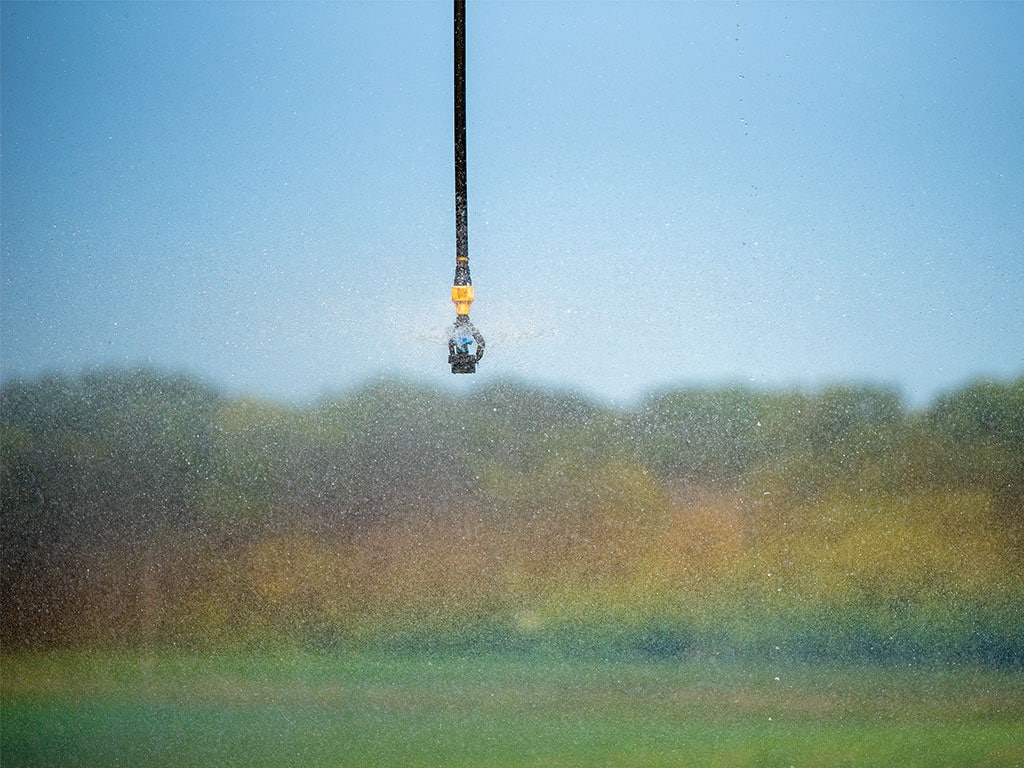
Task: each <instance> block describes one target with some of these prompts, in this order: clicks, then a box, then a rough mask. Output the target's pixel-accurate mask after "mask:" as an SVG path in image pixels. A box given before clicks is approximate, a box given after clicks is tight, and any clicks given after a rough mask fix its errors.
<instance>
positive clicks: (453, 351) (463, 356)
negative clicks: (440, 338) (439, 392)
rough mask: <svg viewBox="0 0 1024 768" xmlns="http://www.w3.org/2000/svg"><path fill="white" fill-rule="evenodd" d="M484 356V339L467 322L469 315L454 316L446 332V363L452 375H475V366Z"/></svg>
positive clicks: (474, 327)
mask: <svg viewBox="0 0 1024 768" xmlns="http://www.w3.org/2000/svg"><path fill="white" fill-rule="evenodd" d="M483 356H484V337H483V336H482V335H480V331H478V330H477V329H476V326H474V325H473V324H472V323H471V322H469V315H456V317H455V325H453V326H452V327H451V328H450V329H449V331H448V362H449V363H450V364H451V366H452V373H476V364H477V363H479V362H480V358H482V357H483Z"/></svg>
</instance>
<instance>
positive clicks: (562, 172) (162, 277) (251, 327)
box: [0, 0, 1024, 402]
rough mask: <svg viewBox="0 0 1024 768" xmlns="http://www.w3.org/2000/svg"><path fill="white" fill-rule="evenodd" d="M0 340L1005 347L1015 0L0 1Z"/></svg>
mask: <svg viewBox="0 0 1024 768" xmlns="http://www.w3.org/2000/svg"><path fill="white" fill-rule="evenodd" d="M0 33H2V46H0V56H2V62H0V64H2V67H0V77H2V88H0V106H2V111H0V141H2V157H0V162H2V166H0V173H2V178H0V182H2V183H0V193H2V195H0V233H2V251H0V373H2V375H3V377H4V378H9V377H15V376H29V377H31V376H36V375H38V374H40V373H43V372H53V371H65V372H76V371H80V370H84V369H89V368H91V367H93V366H97V365H109V364H116V365H122V364H124V365H134V364H138V363H145V364H152V365H155V366H159V367H161V368H168V369H172V370H184V371H189V372H192V373H195V374H198V375H200V376H202V377H204V378H206V379H207V380H209V381H211V382H213V383H215V384H217V385H219V386H221V387H223V388H225V389H226V390H227V391H231V392H245V393H250V394H256V395H262V396H266V397H271V398H277V399H288V400H304V399H308V398H311V397H315V396H316V395H318V394H322V393H330V392H335V391H338V390H341V389H344V388H347V387H350V386H353V385H356V384H358V383H360V382H362V381H365V380H367V379H369V378H373V377H376V376H379V375H382V374H383V375H400V376H406V377H410V378H412V379H415V380H418V381H423V382H426V383H431V384H443V385H448V386H454V387H457V388H459V389H463V390H468V389H471V388H473V387H478V386H480V385H482V384H486V383H487V382H488V381H494V380H495V379H500V378H506V377H515V378H519V379H525V380H528V381H533V382H538V383H544V384H553V385H557V386H566V387H572V388H576V389H579V390H581V391H583V392H585V393H588V394H590V395H592V396H594V397H598V398H606V399H608V400H611V401H618V402H628V401H630V400H631V399H633V398H636V397H638V396H641V395H643V394H644V393H646V392H650V391H653V390H657V389H661V388H665V387H671V386H676V385H681V384H693V383H698V384H699V383H712V384H718V383H722V382H740V383H748V384H751V385H754V386H765V387H780V386H809V387H813V386H819V385H821V384H822V383H825V382H833V381H844V382H878V383H884V384H892V385H895V386H898V387H900V388H901V390H902V391H903V392H904V393H905V394H906V396H907V397H908V399H909V400H910V401H911V402H925V401H926V400H927V399H929V398H931V397H933V396H934V395H935V394H937V393H940V392H943V391H946V390H949V389H950V388H954V387H956V386H959V385H961V384H963V383H964V382H966V381H968V380H970V379H972V378H974V377H976V376H982V375H987V376H996V377H1008V376H1015V375H1020V374H1021V373H1024V53H1022V50H1021V46H1020V44H1019V41H1020V39H1022V37H1024V4H1018V3H1006V4H988V3H956V4H950V3H943V4H933V3H925V2H920V3H899V4H898V3H882V4H874V3H800V4H786V3H771V4H768V3H748V2H738V3H737V2H722V3H681V2H680V3H675V2H659V3H641V2H630V3H625V2H623V3H617V2H601V3H588V2H561V3H555V2H483V1H481V2H473V1H472V0H470V3H469V9H468V14H467V73H468V74H467V79H468V134H469V140H468V143H469V150H468V155H469V157H468V165H469V240H470V256H471V267H472V272H473V282H474V285H475V287H476V294H477V300H476V302H475V303H474V305H473V312H472V317H473V320H474V322H475V323H476V325H477V326H478V327H479V328H480V329H481V331H482V332H483V334H484V336H485V337H486V338H487V341H488V352H487V356H486V357H485V358H484V361H483V362H482V364H481V366H480V369H479V373H478V374H477V375H476V376H475V377H467V376H463V377H458V378H457V379H456V378H455V377H452V375H451V374H450V373H449V372H448V367H447V365H446V355H447V351H446V348H445V345H444V337H445V329H446V327H447V326H448V325H449V324H450V323H451V321H452V320H453V318H454V309H453V307H452V305H451V303H450V301H449V299H448V294H449V290H450V285H451V281H452V275H453V272H454V239H455V235H454V212H453V180H452V178H453V171H452V163H453V159H452V157H453V155H452V146H451V144H452V124H451V122H452V106H451V105H452V84H451V53H452V48H451V46H452V41H451V5H450V3H448V2H443V3H432V2H423V3H413V2H402V3H387V2H372V3H352V2H344V3H343V2H328V3H291V2H289V3H223V4H220V3H199V2H195V3H176V4H163V3H81V4H66V3H47V4H42V3H22V2H4V3H3V4H2V17H0Z"/></svg>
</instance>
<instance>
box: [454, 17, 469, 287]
mask: <svg viewBox="0 0 1024 768" xmlns="http://www.w3.org/2000/svg"><path fill="white" fill-rule="evenodd" d="M454 284H455V285H472V284H473V281H472V280H470V278H469V212H468V200H467V192H466V0H455V283H454Z"/></svg>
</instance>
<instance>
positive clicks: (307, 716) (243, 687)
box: [0, 650, 1024, 768]
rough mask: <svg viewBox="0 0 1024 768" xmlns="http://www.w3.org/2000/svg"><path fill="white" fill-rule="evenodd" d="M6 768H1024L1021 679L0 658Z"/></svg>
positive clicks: (646, 667)
mask: <svg viewBox="0 0 1024 768" xmlns="http://www.w3.org/2000/svg"><path fill="white" fill-rule="evenodd" d="M0 663H2V668H0V671H2V678H0V693H2V708H0V765H2V766H3V768H18V767H20V766H32V767H33V768H43V767H45V766H61V767H62V768H63V766H86V767H88V766H131V767H132V768H147V767H149V766H195V767H196V768H212V767H214V766H268V767H270V766H273V767H274V768H287V767H289V766H296V768H298V767H301V768H311V767H312V766H339V767H340V766H344V767H346V768H347V767H349V766H352V767H355V766H388V768H396V767H398V766H409V767H412V766H446V767H447V766H451V767H453V768H454V767H457V766H486V767H487V768H499V767H500V766H545V767H547V766H552V767H555V766H615V767H619V766H622V767H626V768H628V767H630V766H651V767H653V766H701V767H702V768H709V767H714V766H780V767H785V766H797V767H798V768H808V767H811V766H821V767H822V768H826V767H827V768H835V767H836V766H899V767H900V768H925V767H929V768H930V767H934V768H940V767H942V768H946V767H948V766H960V767H964V766H1024V695H1022V692H1024V673H1022V672H1020V671H1012V672H1006V671H998V670H992V669H983V668H962V667H952V668H949V667H946V668H936V667H932V668H913V667H911V668H895V667H869V666H862V667H834V668H826V667H820V666H802V665H792V664H785V663H779V664H778V665H772V664H770V663H764V664H758V665H754V664H747V665H744V664H738V663H730V664H720V663H717V662H715V661H714V660H701V661H690V662H686V663H678V662H676V663H669V662H642V661H638V660H628V661H618V662H616V661H601V660H593V659H591V660H573V659H567V658H565V657H564V656H558V655H545V654H534V655H526V656H518V657H517V656H501V655H495V656H487V655H482V656H469V657H458V656H454V655H448V656H429V655H425V654H407V655H399V654H392V655H384V654H366V653H354V652H345V653H336V654H327V653H323V654H314V653H303V652H299V651H295V650H287V651H281V652H277V653H270V652H261V653H258V654H241V653H232V654H216V653H205V654H199V653H197V654H186V653H181V654H144V653H114V652H103V653H68V652H61V653H54V654H7V655H4V656H2V657H0Z"/></svg>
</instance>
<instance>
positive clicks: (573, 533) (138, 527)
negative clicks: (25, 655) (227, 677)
mask: <svg viewBox="0 0 1024 768" xmlns="http://www.w3.org/2000/svg"><path fill="white" fill-rule="evenodd" d="M2 423H3V426H2V486H0V490H2V529H0V536H2V539H0V541H2V547H3V552H2V555H3V558H2V582H0V588H2V595H0V597H2V623H0V631H2V640H3V643H4V645H5V646H6V647H17V646H21V645H109V644H122V645H139V644H178V645H204V646H205V645H211V644H212V645H217V644H232V645H234V644H254V643H255V644H266V643H275V642H283V643H302V644H311V645H317V646H332V645H338V644H356V645H359V644H372V645H388V644H397V645H402V646H403V647H419V646H430V647H449V648H452V649H457V650H461V651H467V650H469V649H497V650H506V651H509V652H513V651H524V650H528V649H531V648H555V649H561V650H563V651H566V652H572V653H600V654H610V653H619V654H623V653H628V654H641V655H649V656H654V657H666V656H675V655H682V654H718V653H726V652H729V653H779V654H786V655H789V656H793V657H797V658H808V657H811V658H813V657H819V656H820V657H827V658H832V657H837V656H842V655H845V656H851V655H852V656H854V657H856V658H868V659H879V660H886V659H914V660H926V661H927V660H932V661H934V660H948V659H963V660H969V661H980V662H987V663H994V664H1011V665H1021V664H1024V577H1022V575H1021V574H1022V573H1024V379H1018V380H1016V381H1012V382H1008V383H1007V382H994V381H979V382H975V383H972V384H969V385H967V386H965V387H963V388H961V389H959V390H957V391H955V392H952V393H950V394H948V395H946V396H943V397H941V398H938V399H937V400H936V401H935V402H933V403H932V404H931V405H930V406H928V407H927V408H924V409H918V410H914V409H910V408H908V407H907V406H906V405H905V404H904V403H903V401H902V400H901V398H900V397H899V395H898V394H897V393H896V392H894V391H892V390H890V389H886V388H880V387H853V386H835V387H828V388H823V389H820V390H818V391H797V390H794V391H759V390H754V389H747V388H720V389H675V390H669V391H666V392H662V393H658V394H654V395H651V396H650V397H648V398H647V399H645V400H643V401H642V402H640V403H639V404H637V405H636V406H634V407H632V408H628V409H615V408H609V407H604V406H600V405H597V404H594V403H591V402H589V401H587V400H586V399H585V398H582V397H580V396H578V395H576V394H573V393H566V392H551V391H546V390H540V389H536V388H531V387H528V386H525V385H522V384H517V383H500V384H494V385H489V386H485V387H483V388H482V389H480V390H479V391H478V392H476V393H475V394H473V395H471V396H468V397H459V396H455V395H452V394H448V393H444V392H440V391H436V390H432V389H428V388H423V387H418V386H415V385H411V384H409V383H406V382H399V381H382V382H378V383H375V384H371V385H368V386H365V387H363V388H360V389H357V390H354V391H352V392H348V393H345V394H343V395H340V396H337V397H332V398H328V399H324V400H322V401H320V402H317V403H315V404H312V405H308V406H303V407H288V406H284V405H280V404H276V403H271V402H264V401H257V400H252V399H248V398H233V397H227V396H225V395H223V394H222V393H220V392H218V391H216V390H215V389H213V388H210V387H208V386H206V385H204V384H202V383H200V382H198V381H196V380H193V379H190V378H187V377H179V376H173V375H167V374H162V373H157V372H153V371H147V370H128V371H106V372H100V373H93V374H88V375H84V376H81V377H77V378H45V379H40V380H37V381H33V382H27V383H11V384H8V385H6V386H5V387H4V388H3V391H2Z"/></svg>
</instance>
